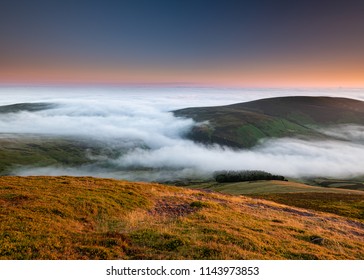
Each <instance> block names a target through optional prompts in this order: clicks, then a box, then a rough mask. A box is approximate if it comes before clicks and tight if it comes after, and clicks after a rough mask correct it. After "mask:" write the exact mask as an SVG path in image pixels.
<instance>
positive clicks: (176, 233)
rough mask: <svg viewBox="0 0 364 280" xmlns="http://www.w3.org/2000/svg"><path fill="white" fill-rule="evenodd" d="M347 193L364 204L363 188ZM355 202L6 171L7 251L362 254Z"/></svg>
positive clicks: (172, 255) (14, 255) (2, 246)
mask: <svg viewBox="0 0 364 280" xmlns="http://www.w3.org/2000/svg"><path fill="white" fill-rule="evenodd" d="M265 184H269V182H265ZM351 193H352V195H351ZM308 194H309V195H310V197H316V196H318V195H319V194H316V193H308ZM283 195H289V194H283ZM324 196H327V194H326V193H325V194H324ZM347 196H350V199H356V200H355V201H357V202H356V203H357V205H358V206H357V207H358V209H359V210H360V208H359V207H360V206H361V205H362V204H360V203H361V202H360V201H362V200H363V196H362V195H360V194H354V192H353V191H352V192H350V193H348V194H347ZM340 197H341V194H339V193H338V192H336V197H335V200H334V201H339V200H340ZM271 199H272V200H280V201H283V202H285V201H290V200H291V197H289V198H288V199H287V198H286V197H284V196H279V197H272V198H271ZM321 199H322V198H321V197H320V200H321ZM347 199H349V197H348V198H347ZM305 201H307V200H305ZM280 203H281V202H280ZM295 203H297V204H298V203H300V204H302V201H301V200H297V197H295ZM331 205H332V203H331V204H325V205H324V206H326V207H330V208H332V206H331ZM342 205H344V206H346V204H340V205H339V207H341V208H342ZM309 206H310V205H309ZM320 207H321V206H320ZM310 208H312V206H310ZM322 208H323V207H321V208H319V210H320V211H322V210H325V209H322ZM339 210H340V208H339ZM344 210H345V211H344ZM348 210H351V211H356V210H357V209H356V208H355V207H353V208H346V209H343V210H342V211H340V212H339V214H340V215H335V214H330V213H325V212H319V211H314V210H310V209H307V208H306V209H305V205H303V208H299V207H295V206H288V205H285V204H279V203H275V202H272V201H267V200H263V199H258V198H249V197H245V196H232V195H227V194H219V193H216V192H212V191H206V190H191V189H184V188H177V187H172V186H166V185H160V184H146V183H136V182H126V181H118V180H110V179H96V178H91V177H3V176H1V177H0V216H1V219H0V259H15V260H17V259H27V260H29V259H238V260H244V259H339V260H340V259H360V260H362V259H363V258H364V243H363V236H364V226H363V223H362V222H361V220H358V219H355V218H352V217H351V216H352V215H347V214H346V213H347V211H348ZM353 213H354V214H355V212H353ZM349 214H350V213H349Z"/></svg>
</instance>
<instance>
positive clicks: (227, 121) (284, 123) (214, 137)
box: [174, 96, 364, 148]
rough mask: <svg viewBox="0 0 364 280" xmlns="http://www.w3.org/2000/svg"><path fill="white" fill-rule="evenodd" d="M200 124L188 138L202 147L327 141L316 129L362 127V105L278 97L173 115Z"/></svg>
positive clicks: (330, 99) (328, 99)
mask: <svg viewBox="0 0 364 280" xmlns="http://www.w3.org/2000/svg"><path fill="white" fill-rule="evenodd" d="M174 114H175V115H176V116H179V117H186V118H192V119H194V120H195V121H196V122H199V123H200V124H198V125H196V126H195V127H194V128H193V129H192V130H191V131H190V133H189V134H188V137H189V138H190V139H193V140H195V141H199V142H202V143H208V144H211V143H218V144H221V145H227V146H233V147H239V148H246V147H251V146H254V145H255V144H256V143H257V142H258V141H259V140H260V139H262V138H271V137H273V138H280V137H299V136H301V137H302V136H306V137H307V136H309V137H313V138H316V139H327V138H330V137H329V136H328V135H325V134H323V133H322V132H320V131H319V130H318V129H319V128H326V127H328V126H332V125H340V124H358V125H364V102H363V101H359V100H354V99H348V98H337V97H308V96H294V97H277V98H267V99H261V100H257V101H251V102H246V103H238V104H233V105H228V106H215V107H195V108H186V109H181V110H176V111H174Z"/></svg>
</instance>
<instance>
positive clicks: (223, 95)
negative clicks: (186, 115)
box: [0, 88, 364, 181]
mask: <svg viewBox="0 0 364 280" xmlns="http://www.w3.org/2000/svg"><path fill="white" fill-rule="evenodd" d="M0 92H1V93H3V95H1V97H4V96H8V97H9V99H8V100H7V103H4V102H5V100H4V98H2V99H1V103H2V104H4V105H5V104H6V105H7V104H14V103H22V102H52V103H53V102H54V103H57V104H58V106H57V107H56V108H53V109H49V110H44V111H38V112H19V113H11V114H3V115H0V133H2V134H3V135H5V134H9V133H10V134H23V133H32V134H45V135H57V136H73V137H83V138H89V139H96V140H98V141H102V142H103V143H104V144H105V145H113V146H114V148H118V146H120V148H124V149H125V147H126V148H127V151H126V152H125V153H123V154H122V155H121V156H120V157H119V158H117V159H109V160H108V162H109V164H110V165H109V166H110V168H105V167H101V165H97V164H94V165H91V166H90V165H89V166H82V167H80V168H77V169H74V168H63V169H60V168H54V167H52V166H49V167H43V168H30V167H29V168H26V169H25V168H20V169H18V170H16V171H14V172H15V173H16V174H19V175H41V174H42V175H92V176H100V177H116V178H125V179H129V180H133V179H136V180H149V181H153V180H161V179H166V180H172V179H174V178H183V177H198V176H209V175H211V173H212V172H213V171H215V170H223V169H231V170H241V169H254V170H257V169H258V170H264V171H268V172H271V173H275V174H281V175H284V176H292V177H301V176H332V177H350V176H357V175H364V168H362V167H361V166H362V163H363V162H364V141H363V140H364V127H360V126H352V125H348V126H340V127H335V128H333V127H331V128H327V129H325V131H323V132H324V133H326V134H328V135H331V136H335V137H336V138H337V140H336V141H314V140H311V141H309V140H299V139H290V138H283V139H275V140H273V139H266V140H265V141H263V142H262V143H261V144H260V145H258V146H256V147H254V148H253V149H250V150H239V151H237V150H233V149H230V148H227V147H221V146H218V145H215V146H209V147H207V146H203V145H201V144H196V143H193V142H192V141H190V140H187V139H185V138H184V137H183V136H184V135H185V134H186V133H187V132H188V131H189V129H190V128H191V127H192V126H193V125H194V122H193V121H192V120H191V119H182V118H176V117H174V116H173V114H172V113H170V110H174V109H179V108H184V107H193V106H212V105H225V104H231V103H237V102H244V101H250V100H252V99H253V96H255V98H254V99H257V98H263V97H271V96H276V95H279V94H280V95H284V94H282V92H279V91H275V92H274V91H272V92H270V91H258V92H254V91H253V90H252V91H245V92H244V91H237V90H210V91H208V90H207V89H153V90H152V89H148V90H146V89H145V90H143V89H138V90H136V89H129V90H128V89H122V90H117V89H99V90H95V89H93V90H87V89H77V90H74V92H73V90H72V89H44V88H43V89H41V90H40V92H37V91H36V89H17V91H15V90H14V89H0ZM10 93H13V95H11V96H10ZM286 93H287V94H286V95H329V93H331V95H335V94H333V93H332V92H330V91H327V92H313V91H306V92H302V91H298V92H289V94H288V92H286ZM323 93H325V94H323ZM254 94H255V95H254ZM351 94H352V97H354V98H357V99H361V98H362V97H363V96H362V95H361V94H362V93H361V92H360V91H355V92H351Z"/></svg>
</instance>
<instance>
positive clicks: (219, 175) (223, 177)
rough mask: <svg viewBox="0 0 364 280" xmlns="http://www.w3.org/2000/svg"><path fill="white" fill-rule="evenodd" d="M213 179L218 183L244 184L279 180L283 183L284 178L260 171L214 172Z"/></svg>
mask: <svg viewBox="0 0 364 280" xmlns="http://www.w3.org/2000/svg"><path fill="white" fill-rule="evenodd" d="M214 179H215V180H216V182H219V183H227V182H245V181H257V180H280V181H285V178H284V177H283V176H280V175H273V174H271V173H268V172H265V171H260V170H241V171H232V170H223V171H216V172H214Z"/></svg>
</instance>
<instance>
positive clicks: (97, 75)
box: [0, 66, 364, 88]
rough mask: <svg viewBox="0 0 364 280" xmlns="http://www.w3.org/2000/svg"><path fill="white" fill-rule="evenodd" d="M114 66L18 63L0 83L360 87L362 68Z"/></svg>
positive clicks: (0, 77) (363, 75)
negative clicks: (173, 67)
mask: <svg viewBox="0 0 364 280" xmlns="http://www.w3.org/2000/svg"><path fill="white" fill-rule="evenodd" d="M340 69H343V68H342V67H332V68H330V69H327V68H320V67H316V68H315V67H314V68H311V69H310V68H295V67H291V68H286V69H284V67H281V68H275V67H273V66H271V67H264V68H263V67H257V68H255V69H253V68H251V69H244V68H242V69H239V68H232V69H229V68H228V67H221V68H220V69H218V68H210V69H208V70H206V69H193V70H191V69H189V70H187V69H186V70H183V69H162V68H160V69H137V68H134V69H133V68H128V69H118V68H106V67H99V68H96V67H89V68H82V67H73V68H67V67H63V68H60V67H59V68H56V67H47V68H46V67H37V68H30V67H27V68H25V67H21V68H18V69H16V68H13V69H9V68H7V69H0V84H15V85H16V84H20V85H21V84H34V85H36V84H66V85H67V84H86V85H87V84H106V85H107V84H112V85H117V84H120V85H123V84H176V85H178V84H191V85H208V86H232V87H262V88H267V87H357V88H360V87H364V68H363V69H356V70H351V71H342V70H340Z"/></svg>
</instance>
